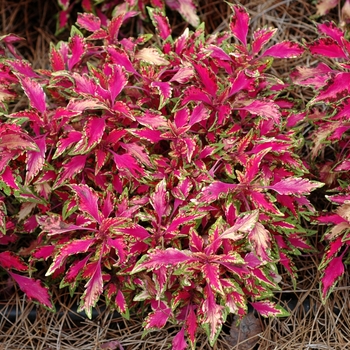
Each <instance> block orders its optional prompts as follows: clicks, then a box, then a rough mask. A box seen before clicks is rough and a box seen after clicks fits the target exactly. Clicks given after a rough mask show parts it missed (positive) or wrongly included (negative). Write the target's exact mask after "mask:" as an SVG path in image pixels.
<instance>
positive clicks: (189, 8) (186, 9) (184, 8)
mask: <svg viewBox="0 0 350 350" xmlns="http://www.w3.org/2000/svg"><path fill="white" fill-rule="evenodd" d="M165 1H166V2H167V3H168V0H165ZM178 3H179V7H178V8H177V11H179V13H180V15H181V16H182V17H183V18H184V19H185V20H186V21H187V22H188V23H189V24H191V25H192V26H193V27H198V26H199V21H200V20H199V17H198V16H197V14H196V5H195V3H194V2H193V0H180V1H179V2H178Z"/></svg>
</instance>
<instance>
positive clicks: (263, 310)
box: [250, 301, 287, 317]
mask: <svg viewBox="0 0 350 350" xmlns="http://www.w3.org/2000/svg"><path fill="white" fill-rule="evenodd" d="M250 304H251V305H252V306H253V308H254V309H255V310H256V311H258V312H259V314H260V315H262V316H264V317H276V316H277V317H278V316H287V313H286V311H284V310H283V309H281V308H280V307H278V306H277V305H276V304H275V303H273V302H271V301H257V302H251V303H250Z"/></svg>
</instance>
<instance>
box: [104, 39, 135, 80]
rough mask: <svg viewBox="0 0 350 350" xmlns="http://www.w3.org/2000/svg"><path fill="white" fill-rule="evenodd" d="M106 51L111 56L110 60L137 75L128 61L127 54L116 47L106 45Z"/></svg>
mask: <svg viewBox="0 0 350 350" xmlns="http://www.w3.org/2000/svg"><path fill="white" fill-rule="evenodd" d="M106 50H107V52H108V53H109V55H110V56H111V59H112V62H113V63H116V64H117V65H120V66H122V67H124V68H125V70H126V71H127V72H130V73H134V74H136V75H139V74H138V73H137V71H136V69H135V68H134V66H133V64H132V63H131V61H130V58H129V57H128V55H127V54H126V53H125V52H124V51H122V50H121V49H119V48H117V47H111V46H109V47H107V48H106Z"/></svg>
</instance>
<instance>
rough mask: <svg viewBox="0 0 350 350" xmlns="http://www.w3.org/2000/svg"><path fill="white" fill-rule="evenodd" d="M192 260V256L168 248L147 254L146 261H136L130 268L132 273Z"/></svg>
mask: <svg viewBox="0 0 350 350" xmlns="http://www.w3.org/2000/svg"><path fill="white" fill-rule="evenodd" d="M145 258H146V256H145ZM193 260H194V258H192V257H191V256H189V255H187V254H185V253H184V252H182V251H180V250H178V249H174V248H168V249H166V250H156V251H155V252H153V253H150V254H149V257H148V259H147V260H146V262H143V261H142V260H141V261H140V262H139V263H137V265H136V266H135V267H134V269H133V270H132V273H136V272H138V271H142V270H144V269H155V268H157V267H160V266H167V265H174V266H176V265H178V264H181V263H188V262H190V261H193Z"/></svg>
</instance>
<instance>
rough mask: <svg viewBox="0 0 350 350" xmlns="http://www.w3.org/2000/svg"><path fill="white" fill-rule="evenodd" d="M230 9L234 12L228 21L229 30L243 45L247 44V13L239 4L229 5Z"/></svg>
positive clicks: (248, 19)
mask: <svg viewBox="0 0 350 350" xmlns="http://www.w3.org/2000/svg"><path fill="white" fill-rule="evenodd" d="M231 9H232V11H233V13H234V14H233V16H232V17H231V21H230V29H231V32H232V34H233V35H234V37H236V38H237V39H238V40H239V41H240V42H241V43H242V44H243V45H244V46H247V34H248V29H249V21H250V18H249V14H248V12H247V11H246V9H245V8H244V7H243V6H241V5H234V6H231Z"/></svg>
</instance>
